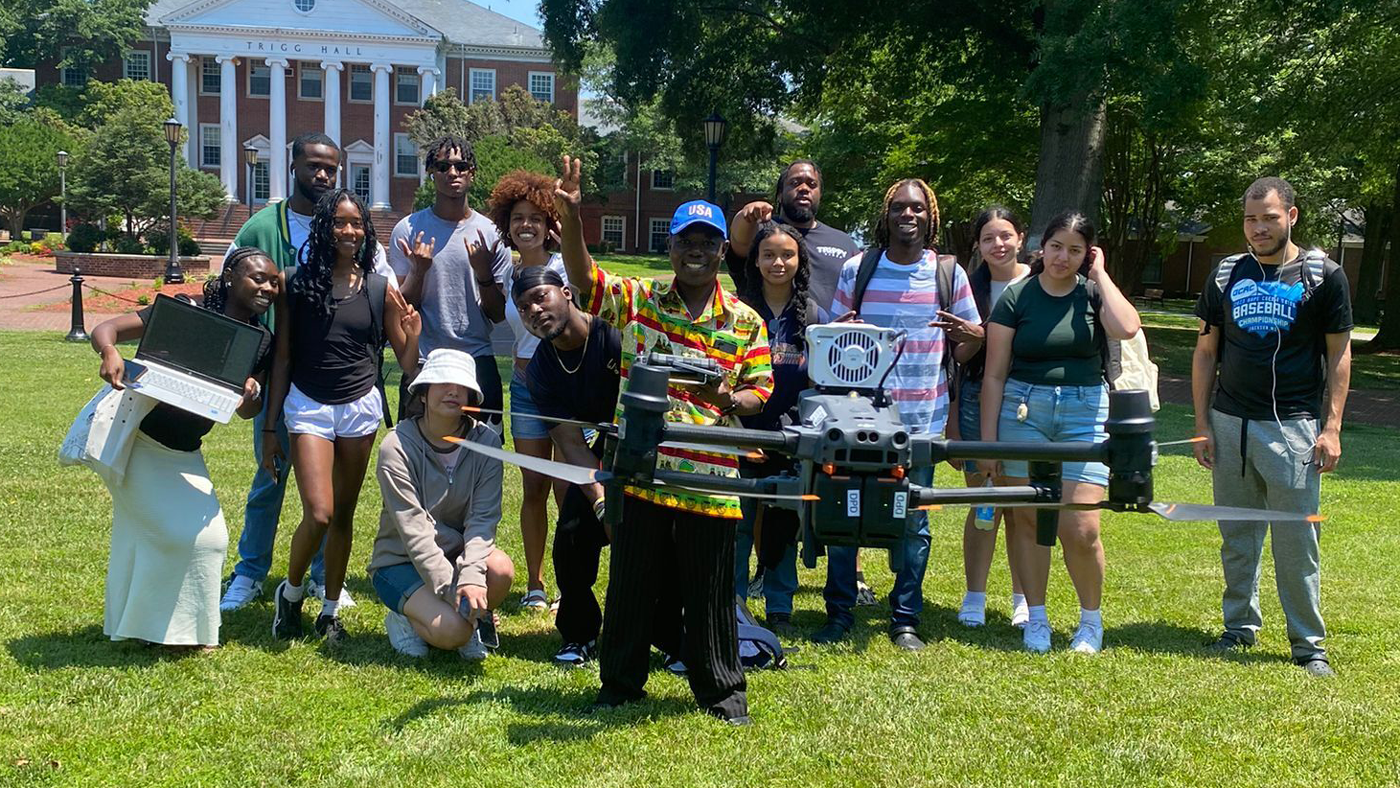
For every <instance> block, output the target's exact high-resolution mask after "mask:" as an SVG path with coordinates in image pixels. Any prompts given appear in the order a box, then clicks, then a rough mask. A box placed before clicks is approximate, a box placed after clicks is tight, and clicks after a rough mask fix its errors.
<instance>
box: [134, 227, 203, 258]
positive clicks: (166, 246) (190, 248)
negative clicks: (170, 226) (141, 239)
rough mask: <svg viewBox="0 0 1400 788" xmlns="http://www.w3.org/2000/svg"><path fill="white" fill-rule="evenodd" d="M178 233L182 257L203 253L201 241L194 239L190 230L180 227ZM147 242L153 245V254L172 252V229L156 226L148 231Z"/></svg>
mask: <svg viewBox="0 0 1400 788" xmlns="http://www.w3.org/2000/svg"><path fill="white" fill-rule="evenodd" d="M176 234H177V235H178V236H179V249H180V255H181V256H182V257H192V256H194V255H197V254H200V253H202V251H203V250H201V249H200V248H199V242H198V241H196V240H195V239H194V236H193V235H191V234H190V231H189V230H187V229H185V228H184V227H180V228H179V229H178V230H177V231H176ZM146 243H147V244H148V245H149V246H150V247H151V251H152V254H156V255H166V254H169V253H170V231H169V230H167V229H166V228H164V227H160V226H156V227H152V228H151V229H149V230H147V231H146Z"/></svg>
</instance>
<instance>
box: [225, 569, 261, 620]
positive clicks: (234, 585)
mask: <svg viewBox="0 0 1400 788" xmlns="http://www.w3.org/2000/svg"><path fill="white" fill-rule="evenodd" d="M262 592H263V584H262V583H261V582H257V581H253V580H249V579H248V578H246V577H242V576H240V575H234V576H233V577H232V578H230V579H229V581H228V583H226V584H225V585H224V597H223V599H220V600H219V612H221V613H231V612H233V611H235V610H238V609H240V608H243V607H247V606H248V603H249V602H252V601H253V600H254V599H257V598H258V597H260V596H262Z"/></svg>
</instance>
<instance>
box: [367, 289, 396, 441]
mask: <svg viewBox="0 0 1400 788" xmlns="http://www.w3.org/2000/svg"><path fill="white" fill-rule="evenodd" d="M367 282H368V286H369V355H370V358H372V359H374V387H375V388H377V389H379V399H380V401H381V402H383V404H384V424H385V425H386V426H388V427H389V428H390V429H392V428H393V426H394V417H393V416H391V415H389V395H388V393H386V392H385V391H384V345H385V342H386V341H387V335H386V334H385V332H384V301H385V299H387V298H388V295H389V279H388V277H385V276H384V275H382V274H370V275H369V279H368V280H367Z"/></svg>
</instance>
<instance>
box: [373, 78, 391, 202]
mask: <svg viewBox="0 0 1400 788" xmlns="http://www.w3.org/2000/svg"><path fill="white" fill-rule="evenodd" d="M370 68H371V69H372V70H373V71H374V186H373V188H372V189H371V190H370V207H371V208H375V209H379V210H388V209H389V167H390V166H391V165H392V164H393V161H394V149H393V148H394V143H393V139H392V138H391V137H390V136H389V72H391V71H393V70H394V67H393V66H391V65H389V64H388V63H371V64H370Z"/></svg>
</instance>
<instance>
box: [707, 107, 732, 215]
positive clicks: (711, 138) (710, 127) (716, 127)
mask: <svg viewBox="0 0 1400 788" xmlns="http://www.w3.org/2000/svg"><path fill="white" fill-rule="evenodd" d="M702 123H704V125H705V146H706V147H708V148H709V149H710V179H709V187H708V189H707V190H706V194H707V195H709V196H708V198H707V199H709V201H710V202H714V201H715V165H716V163H718V161H719V146H721V145H723V144H724V129H725V126H726V125H727V124H726V123H725V121H724V118H722V117H720V116H719V113H718V112H711V113H710V117H708V118H705V120H704V121H702Z"/></svg>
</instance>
